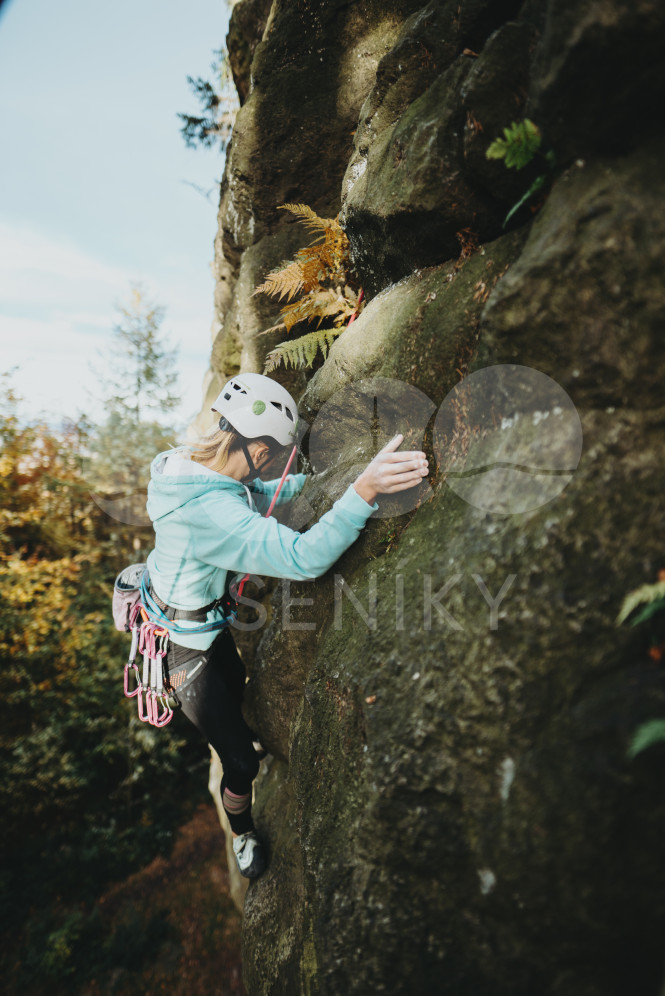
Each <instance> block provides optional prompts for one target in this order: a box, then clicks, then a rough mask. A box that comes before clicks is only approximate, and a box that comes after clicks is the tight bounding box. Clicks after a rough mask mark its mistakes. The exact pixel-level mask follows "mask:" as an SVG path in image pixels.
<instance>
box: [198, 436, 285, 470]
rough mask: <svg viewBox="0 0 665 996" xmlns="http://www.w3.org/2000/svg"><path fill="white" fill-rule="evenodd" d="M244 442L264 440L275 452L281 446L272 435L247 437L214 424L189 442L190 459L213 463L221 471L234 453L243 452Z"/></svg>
mask: <svg viewBox="0 0 665 996" xmlns="http://www.w3.org/2000/svg"><path fill="white" fill-rule="evenodd" d="M243 442H244V443H255V442H263V443H265V444H266V445H267V446H268V447H269V449H270V450H271V452H273V453H274V452H275V450H276V448H279V444H278V443H276V442H275V440H274V439H272V438H271V437H270V436H258V437H257V438H256V439H245V437H244V436H242V435H241V434H240V433H239V432H236V431H235V429H233V428H231V429H220V428H218V427H217V426H214V427H213V428H212V429H210V431H209V432H206V433H205V435H203V436H200V437H199V438H198V439H197V440H195V441H194V442H193V443H192V442H190V443H189V444H188V445H189V447H190V449H191V453H190V460H194V461H195V462H196V463H202V464H209V465H210V464H212V465H213V468H214V469H215V470H216V471H221V470H222V468H223V467H225V466H226V464H227V463H228V462H229V457H231V456H233V454H234V453H240V452H242V444H243Z"/></svg>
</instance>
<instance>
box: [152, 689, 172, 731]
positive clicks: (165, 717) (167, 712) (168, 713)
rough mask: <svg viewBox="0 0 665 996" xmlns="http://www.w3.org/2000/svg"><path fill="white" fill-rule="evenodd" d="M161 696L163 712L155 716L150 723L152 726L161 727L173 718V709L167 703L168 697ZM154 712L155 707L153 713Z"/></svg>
mask: <svg viewBox="0 0 665 996" xmlns="http://www.w3.org/2000/svg"><path fill="white" fill-rule="evenodd" d="M162 698H163V706H164V712H163V713H162V715H161V716H159V717H157V718H155V719H154V722H153V724H152V725H153V726H157V727H159V728H161V727H162V726H168V724H169V723H170V722H171V720H172V719H173V709H172V708H171V706H170V705H169V703H168V699H167V698H166V696H162ZM156 712H157V709H156V708H155V713H156Z"/></svg>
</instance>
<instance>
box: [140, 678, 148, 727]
mask: <svg viewBox="0 0 665 996" xmlns="http://www.w3.org/2000/svg"><path fill="white" fill-rule="evenodd" d="M149 695H150V689H148V691H147V692H146V693H145V705H146V710H147V714H146V715H144V714H143V685H141V687H140V689H139V695H138V711H139V719H140V720H141V722H142V723H150V722H151V719H150V702H149V699H148V696H149Z"/></svg>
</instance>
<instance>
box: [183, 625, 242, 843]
mask: <svg viewBox="0 0 665 996" xmlns="http://www.w3.org/2000/svg"><path fill="white" fill-rule="evenodd" d="M166 665H167V668H168V674H169V682H170V683H171V685H172V686H173V688H174V690H175V693H176V696H177V698H178V701H179V702H180V704H181V705H182V711H183V712H184V714H185V716H186V717H187V719H189V720H190V721H191V722H192V723H193V724H194V726H195V727H196V728H197V730H198V731H199V733H200V734H201V735H202V736H203V737H205V739H206V740H207V741H208V743H209V744H210V745H211V746H212V747H214V748H215V750H216V751H217V753H218V754H219V757H220V760H221V762H222V766H223V768H224V777H223V779H222V785H221V792H222V802H223V804H224V809H225V810H226V813H227V816H228V817H229V822H230V824H231V829H232V830H233V832H234V833H247V832H248V831H249V830H253V829H254V823H253V821H252V807H251V792H252V782H253V781H254V779H255V778H256V775H257V773H258V770H259V760H258V757H257V754H256V750H255V749H254V745H253V742H252V741H253V739H254V734H253V733H252V731H251V730H250V728H249V726H248V725H247V723H246V722H245V720H244V718H243V715H242V697H243V692H244V688H245V666H244V664H243V662H242V660H241V659H240V656H239V654H238V651H237V650H236V645H235V642H234V640H233V636H232V635H231V631H230V630H229V629H224V630H222V632H221V633H220V634H219V636H218V637H217V638H216V639H215V641H214V643H213V644H212V645H211V646H210V648H209V649H208V650H205V651H201V650H191V649H190V648H189V647H182V646H180V645H179V644H177V643H173V642H172V641H169V645H168V653H167V658H166ZM189 675H191V676H192V678H191V681H190V680H188V676H189ZM183 682H184V683H183ZM181 686H182V687H181ZM229 793H230V794H229ZM247 796H249V798H248V799H247V798H246V797H247ZM242 800H244V801H242Z"/></svg>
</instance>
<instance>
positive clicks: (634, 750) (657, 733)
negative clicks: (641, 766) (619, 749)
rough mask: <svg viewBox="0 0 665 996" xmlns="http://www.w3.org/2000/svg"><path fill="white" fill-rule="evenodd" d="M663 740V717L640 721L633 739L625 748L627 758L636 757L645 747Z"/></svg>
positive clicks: (664, 732) (664, 728) (664, 733)
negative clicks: (644, 721)
mask: <svg viewBox="0 0 665 996" xmlns="http://www.w3.org/2000/svg"><path fill="white" fill-rule="evenodd" d="M664 740H665V719H649V720H647V722H646V723H642V724H641V726H638V728H637V729H636V731H635V733H634V734H633V739H632V740H631V742H630V746H629V748H628V750H627V754H628V757H629V758H633V757H636V756H637V755H638V754H641V753H642V751H643V750H646V749H647V747H651V746H652V744H660V743H662V742H663V741H664Z"/></svg>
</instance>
